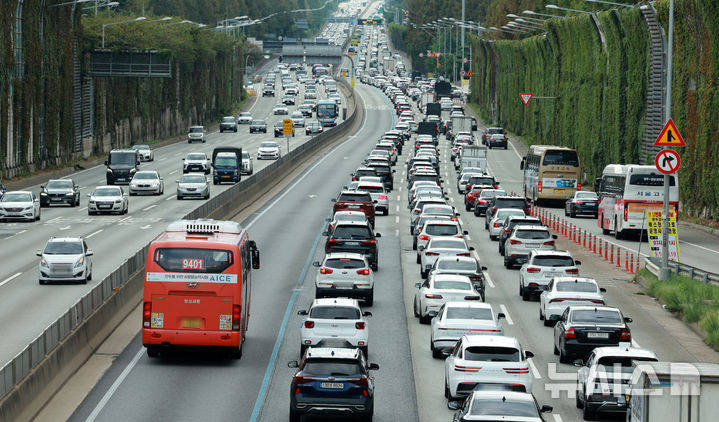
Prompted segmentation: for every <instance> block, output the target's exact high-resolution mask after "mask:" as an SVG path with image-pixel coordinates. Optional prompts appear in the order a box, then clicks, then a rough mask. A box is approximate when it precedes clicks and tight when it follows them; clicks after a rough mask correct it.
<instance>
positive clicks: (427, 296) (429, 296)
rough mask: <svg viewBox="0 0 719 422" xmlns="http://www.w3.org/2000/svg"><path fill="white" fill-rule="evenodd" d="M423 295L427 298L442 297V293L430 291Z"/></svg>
mask: <svg viewBox="0 0 719 422" xmlns="http://www.w3.org/2000/svg"><path fill="white" fill-rule="evenodd" d="M424 297H426V298H427V299H442V295H435V294H432V293H426V294H425V295H424Z"/></svg>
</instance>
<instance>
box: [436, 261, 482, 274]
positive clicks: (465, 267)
mask: <svg viewBox="0 0 719 422" xmlns="http://www.w3.org/2000/svg"><path fill="white" fill-rule="evenodd" d="M437 268H438V269H440V270H460V271H477V261H475V260H464V259H459V258H458V259H440V260H439V261H437Z"/></svg>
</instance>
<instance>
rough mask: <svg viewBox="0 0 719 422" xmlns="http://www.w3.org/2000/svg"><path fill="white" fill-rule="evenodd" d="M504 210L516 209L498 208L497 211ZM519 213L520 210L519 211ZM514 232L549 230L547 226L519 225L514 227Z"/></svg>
mask: <svg viewBox="0 0 719 422" xmlns="http://www.w3.org/2000/svg"><path fill="white" fill-rule="evenodd" d="M504 209H516V208H500V209H499V210H498V211H501V210H504ZM519 211H521V210H519ZM514 230H537V231H539V230H541V231H549V228H548V227H547V226H537V225H533V226H530V225H528V224H519V225H517V226H514Z"/></svg>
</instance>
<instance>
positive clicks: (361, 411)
mask: <svg viewBox="0 0 719 422" xmlns="http://www.w3.org/2000/svg"><path fill="white" fill-rule="evenodd" d="M287 366H288V367H290V368H297V373H295V375H294V376H293V377H292V383H291V385H290V422H299V421H300V420H301V418H302V415H304V414H311V415H327V416H342V417H346V416H358V417H361V418H362V420H368V421H369V420H372V415H373V414H374V389H375V384H374V378H373V377H372V376H371V375H370V372H369V371H372V370H377V369H379V365H377V364H376V363H369V364H368V363H367V361H366V360H365V356H364V354H363V353H362V352H361V351H360V350H359V349H357V348H337V347H315V348H309V349H307V351H306V352H305V354H304V356H303V357H302V360H301V361H300V362H297V361H291V362H289V363H288V364H287Z"/></svg>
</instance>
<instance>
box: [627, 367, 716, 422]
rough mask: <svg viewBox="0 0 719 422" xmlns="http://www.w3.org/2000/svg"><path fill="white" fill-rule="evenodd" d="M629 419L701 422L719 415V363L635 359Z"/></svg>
mask: <svg viewBox="0 0 719 422" xmlns="http://www.w3.org/2000/svg"><path fill="white" fill-rule="evenodd" d="M629 383H630V387H629V390H628V394H627V396H628V397H624V399H625V400H628V401H629V411H628V412H627V419H626V420H627V422H702V421H710V420H716V419H715V418H716V417H717V415H719V400H717V397H719V364H715V363H681V362H633V363H632V377H631V379H630V381H629Z"/></svg>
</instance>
